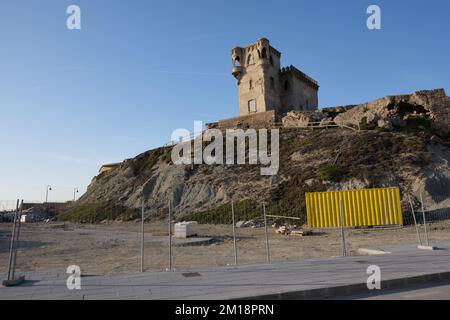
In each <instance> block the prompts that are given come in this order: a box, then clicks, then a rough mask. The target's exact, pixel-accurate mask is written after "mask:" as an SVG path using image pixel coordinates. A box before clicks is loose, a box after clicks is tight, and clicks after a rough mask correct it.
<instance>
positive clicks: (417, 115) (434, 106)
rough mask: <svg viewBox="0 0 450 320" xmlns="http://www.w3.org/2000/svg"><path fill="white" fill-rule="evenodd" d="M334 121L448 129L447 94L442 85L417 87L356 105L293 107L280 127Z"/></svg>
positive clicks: (359, 125)
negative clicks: (312, 109)
mask: <svg viewBox="0 0 450 320" xmlns="http://www.w3.org/2000/svg"><path fill="white" fill-rule="evenodd" d="M331 121H334V123H335V124H337V125H340V126H351V127H353V128H355V129H367V128H374V127H379V128H384V129H389V130H392V129H396V128H403V127H406V126H407V125H408V123H411V122H414V123H415V125H417V124H418V123H420V122H421V123H422V124H423V125H426V124H430V126H431V127H432V128H434V129H437V130H440V131H442V132H446V133H449V132H450V98H449V97H447V96H446V94H445V91H444V89H436V90H423V91H417V92H415V93H413V94H409V95H397V96H387V97H385V98H381V99H378V100H375V101H372V102H367V103H363V104H359V105H349V106H341V107H335V108H325V109H321V110H317V111H315V112H297V111H292V112H289V113H287V115H286V116H285V117H284V118H283V119H282V123H283V127H286V128H298V127H308V126H310V125H311V124H312V123H315V125H319V126H320V125H323V124H325V123H330V122H331Z"/></svg>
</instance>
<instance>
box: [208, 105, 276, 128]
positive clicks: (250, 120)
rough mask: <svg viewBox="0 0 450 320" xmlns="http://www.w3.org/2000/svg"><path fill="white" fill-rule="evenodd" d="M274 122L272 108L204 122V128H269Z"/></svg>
mask: <svg viewBox="0 0 450 320" xmlns="http://www.w3.org/2000/svg"><path fill="white" fill-rule="evenodd" d="M275 124H276V114H275V111H274V110H271V111H267V112H258V113H255V114H250V115H246V116H242V117H236V118H231V119H225V120H220V121H218V122H215V123H209V124H206V128H208V129H212V128H217V129H221V130H223V129H236V128H239V129H248V128H252V129H270V128H273V127H274V126H275Z"/></svg>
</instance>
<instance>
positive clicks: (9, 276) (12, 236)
mask: <svg viewBox="0 0 450 320" xmlns="http://www.w3.org/2000/svg"><path fill="white" fill-rule="evenodd" d="M18 211H19V199H17V203H16V211H15V212H14V221H13V222H14V223H13V229H12V233H11V244H10V247H9V260H8V281H9V280H11V267H12V261H13V253H14V242H15V239H16V227H17V213H18Z"/></svg>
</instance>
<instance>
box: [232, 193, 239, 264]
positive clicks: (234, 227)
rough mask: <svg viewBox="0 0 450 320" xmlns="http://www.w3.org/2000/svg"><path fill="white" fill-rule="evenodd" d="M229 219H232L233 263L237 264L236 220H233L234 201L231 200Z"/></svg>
mask: <svg viewBox="0 0 450 320" xmlns="http://www.w3.org/2000/svg"><path fill="white" fill-rule="evenodd" d="M231 219H232V221H233V242H234V264H235V265H237V264H238V253H237V244H236V221H235V220H234V202H233V200H231Z"/></svg>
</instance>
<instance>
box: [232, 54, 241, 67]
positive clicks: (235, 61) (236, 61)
mask: <svg viewBox="0 0 450 320" xmlns="http://www.w3.org/2000/svg"><path fill="white" fill-rule="evenodd" d="M234 66H235V67H240V66H241V58H239V56H237V57H236V58H235V59H234Z"/></svg>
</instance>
